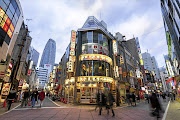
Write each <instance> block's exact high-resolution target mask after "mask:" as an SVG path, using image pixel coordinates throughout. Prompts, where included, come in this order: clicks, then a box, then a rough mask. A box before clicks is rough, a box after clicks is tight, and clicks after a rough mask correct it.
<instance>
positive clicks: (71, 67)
mask: <svg viewBox="0 0 180 120" xmlns="http://www.w3.org/2000/svg"><path fill="white" fill-rule="evenodd" d="M73 63H74V62H73V61H69V63H68V72H73Z"/></svg>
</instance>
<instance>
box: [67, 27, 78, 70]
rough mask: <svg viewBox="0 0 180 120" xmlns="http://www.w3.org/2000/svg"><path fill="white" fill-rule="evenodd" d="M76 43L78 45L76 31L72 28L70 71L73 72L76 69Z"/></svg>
mask: <svg viewBox="0 0 180 120" xmlns="http://www.w3.org/2000/svg"><path fill="white" fill-rule="evenodd" d="M75 45H76V31H74V30H72V31H71V46H70V56H69V63H68V72H73V69H74V67H73V66H74V56H75Z"/></svg>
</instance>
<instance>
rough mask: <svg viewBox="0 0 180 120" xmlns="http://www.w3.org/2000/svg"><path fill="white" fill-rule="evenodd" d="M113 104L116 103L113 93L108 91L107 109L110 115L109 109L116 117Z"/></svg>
mask: <svg viewBox="0 0 180 120" xmlns="http://www.w3.org/2000/svg"><path fill="white" fill-rule="evenodd" d="M113 102H115V99H114V97H113V95H112V93H111V91H108V95H107V102H106V108H107V114H109V109H111V111H112V114H113V115H112V117H114V116H115V113H114V110H113Z"/></svg>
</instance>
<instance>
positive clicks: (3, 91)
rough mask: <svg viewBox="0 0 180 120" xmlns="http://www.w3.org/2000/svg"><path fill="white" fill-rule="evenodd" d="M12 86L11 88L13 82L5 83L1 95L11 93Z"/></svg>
mask: <svg viewBox="0 0 180 120" xmlns="http://www.w3.org/2000/svg"><path fill="white" fill-rule="evenodd" d="M10 88H11V83H4V85H3V88H2V92H1V95H4V96H7V95H9V91H10Z"/></svg>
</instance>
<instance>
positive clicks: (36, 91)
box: [34, 88, 39, 103]
mask: <svg viewBox="0 0 180 120" xmlns="http://www.w3.org/2000/svg"><path fill="white" fill-rule="evenodd" d="M34 95H35V101H36V102H37V103H38V97H39V93H38V90H37V88H36V89H35V91H34Z"/></svg>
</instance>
